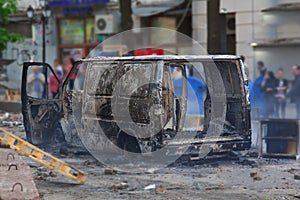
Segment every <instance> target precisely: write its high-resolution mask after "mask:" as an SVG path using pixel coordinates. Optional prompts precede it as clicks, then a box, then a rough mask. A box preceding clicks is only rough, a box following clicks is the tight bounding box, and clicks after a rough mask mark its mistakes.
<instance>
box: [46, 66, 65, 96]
mask: <svg viewBox="0 0 300 200" xmlns="http://www.w3.org/2000/svg"><path fill="white" fill-rule="evenodd" d="M53 70H54V73H55V75H56V76H57V78H58V81H57V79H56V78H55V76H54V74H50V76H49V89H50V91H51V93H52V98H54V97H55V96H56V95H57V93H58V89H59V83H60V81H61V79H62V74H61V72H59V71H58V69H57V66H54V69H53Z"/></svg>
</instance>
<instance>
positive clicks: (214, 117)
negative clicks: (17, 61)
mask: <svg viewBox="0 0 300 200" xmlns="http://www.w3.org/2000/svg"><path fill="white" fill-rule="evenodd" d="M36 68H39V70H38V72H35V71H37V70H36ZM33 73H39V75H35V77H37V76H43V77H44V79H43V80H44V81H39V82H38V81H36V83H35V85H37V84H39V85H40V86H39V92H40V94H39V95H36V96H34V95H32V90H33V87H34V84H33V86H32V84H31V83H32V80H29V79H30V78H31V77H34V76H32V74H33ZM75 75H76V79H75V82H74V87H73V88H72V87H70V86H69V85H70V84H69V83H70V81H73V80H71V77H72V76H73V77H74V76H75ZM51 84H52V85H51ZM247 84H248V83H247V78H246V76H245V73H244V67H243V63H242V61H241V59H240V58H239V57H237V56H225V55H222V56H221V55H216V56H188V55H187V56H140V57H96V58H89V59H83V60H79V61H77V62H76V63H75V65H74V66H73V69H72V70H71V72H70V73H69V74H68V75H67V76H66V77H65V78H64V79H62V78H60V75H59V74H58V73H57V72H54V71H53V69H52V68H51V66H49V65H48V64H46V63H39V62H26V63H24V67H23V79H22V113H23V116H24V124H25V130H26V135H27V139H28V140H29V141H30V142H32V143H33V144H43V143H50V142H56V143H58V142H65V143H68V144H69V145H79V146H80V145H83V146H85V147H86V148H87V149H88V150H89V151H95V150H97V149H103V147H105V146H107V147H108V148H109V146H111V145H112V146H115V147H117V148H120V149H123V150H126V151H129V152H154V151H157V150H159V149H161V148H163V147H164V146H166V145H169V146H174V147H175V148H179V147H180V146H190V147H192V148H188V151H189V152H188V153H194V152H193V149H197V147H198V146H200V145H204V144H205V145H206V146H207V147H209V148H210V150H211V151H213V152H221V151H232V150H245V149H248V148H249V147H250V145H251V129H250V102H249V94H248V87H247ZM53 85H56V86H57V88H58V92H57V94H56V95H54V96H52V95H51V88H52V89H53ZM72 85H73V84H72ZM179 135H180V137H179ZM103 137H105V138H107V140H103ZM104 141H106V142H104ZM107 141H108V142H107Z"/></svg>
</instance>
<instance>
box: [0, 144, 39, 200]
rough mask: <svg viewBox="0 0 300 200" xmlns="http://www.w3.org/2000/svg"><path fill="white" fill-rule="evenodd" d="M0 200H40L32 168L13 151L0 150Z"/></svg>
mask: <svg viewBox="0 0 300 200" xmlns="http://www.w3.org/2000/svg"><path fill="white" fill-rule="evenodd" d="M0 199H40V198H39V193H38V190H37V188H36V185H35V183H34V181H33V176H32V173H31V170H30V167H29V166H28V165H27V164H26V163H25V162H24V161H23V159H22V158H21V157H20V156H18V155H17V154H16V152H15V151H13V150H11V149H4V148H0Z"/></svg>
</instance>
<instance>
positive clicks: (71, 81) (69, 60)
mask: <svg viewBox="0 0 300 200" xmlns="http://www.w3.org/2000/svg"><path fill="white" fill-rule="evenodd" d="M74 63H75V61H74V59H73V58H69V59H68V63H67V64H68V72H67V74H69V73H70V72H71V70H72V68H73V65H74ZM75 79H76V73H74V74H72V76H71V78H70V81H69V89H70V90H73V89H74V82H75Z"/></svg>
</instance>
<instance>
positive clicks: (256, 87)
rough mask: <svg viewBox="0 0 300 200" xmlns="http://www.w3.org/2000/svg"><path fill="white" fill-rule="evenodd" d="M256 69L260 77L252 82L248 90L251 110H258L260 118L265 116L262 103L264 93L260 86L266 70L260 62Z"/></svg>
mask: <svg viewBox="0 0 300 200" xmlns="http://www.w3.org/2000/svg"><path fill="white" fill-rule="evenodd" d="M257 69H258V71H259V73H260V75H259V76H258V77H257V78H256V79H255V80H254V82H253V85H252V87H251V90H250V103H251V107H252V108H259V113H260V115H261V116H264V115H265V105H264V104H265V103H264V93H263V91H262V88H261V85H262V82H263V80H264V76H265V74H266V71H267V68H266V67H265V65H264V63H263V62H262V61H258V62H257Z"/></svg>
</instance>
